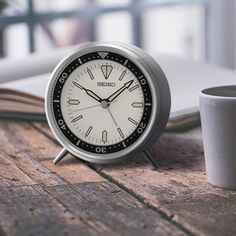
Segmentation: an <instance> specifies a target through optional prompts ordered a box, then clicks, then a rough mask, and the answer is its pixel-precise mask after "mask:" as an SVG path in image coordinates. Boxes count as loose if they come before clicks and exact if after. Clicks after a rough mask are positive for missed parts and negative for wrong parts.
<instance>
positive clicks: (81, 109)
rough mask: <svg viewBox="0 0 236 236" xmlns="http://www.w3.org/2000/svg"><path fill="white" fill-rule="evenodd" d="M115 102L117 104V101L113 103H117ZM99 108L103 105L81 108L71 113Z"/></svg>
mask: <svg viewBox="0 0 236 236" xmlns="http://www.w3.org/2000/svg"><path fill="white" fill-rule="evenodd" d="M115 102H117V100H115V101H113V103H115ZM99 106H101V104H97V105H93V106H89V107H84V108H80V109H77V110H74V111H72V112H71V113H74V112H77V111H83V110H87V109H90V108H94V107H99Z"/></svg>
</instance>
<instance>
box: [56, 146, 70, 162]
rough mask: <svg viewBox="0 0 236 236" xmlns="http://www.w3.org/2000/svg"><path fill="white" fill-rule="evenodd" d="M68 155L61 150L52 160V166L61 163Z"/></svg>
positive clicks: (65, 151)
mask: <svg viewBox="0 0 236 236" xmlns="http://www.w3.org/2000/svg"><path fill="white" fill-rule="evenodd" d="M67 154H68V151H67V150H66V149H65V148H63V149H62V150H61V151H60V152H59V154H58V155H57V157H56V158H55V159H54V160H53V164H55V165H56V164H57V163H58V162H59V161H61V160H62V159H63V158H64V157H65V156H66V155H67Z"/></svg>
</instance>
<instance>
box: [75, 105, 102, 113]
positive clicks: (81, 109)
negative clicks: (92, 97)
mask: <svg viewBox="0 0 236 236" xmlns="http://www.w3.org/2000/svg"><path fill="white" fill-rule="evenodd" d="M99 106H101V104H97V105H93V106H90V107H85V108H80V109H77V110H74V111H72V112H71V113H74V112H77V111H83V110H87V109H90V108H93V107H99Z"/></svg>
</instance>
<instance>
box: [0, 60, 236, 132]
mask: <svg viewBox="0 0 236 236" xmlns="http://www.w3.org/2000/svg"><path fill="white" fill-rule="evenodd" d="M156 60H157V62H158V63H159V64H160V66H161V67H162V69H163V71H164V72H165V74H166V77H167V79H168V81H169V84H170V89H171V100H172V105H171V114H170V118H169V122H168V125H167V130H168V129H169V130H176V131H177V130H181V129H187V128H189V127H192V126H194V125H196V124H199V122H200V118H199V111H198V97H199V93H200V91H201V90H202V89H204V88H207V87H213V86H220V85H231V84H234V85H235V84H236V73H235V72H233V71H231V70H227V69H223V68H220V67H216V66H213V65H206V64H200V63H196V62H193V61H190V60H187V59H182V58H178V57H173V56H166V55H165V56H163V55H160V56H158V57H156ZM55 63H56V62H55ZM0 74H1V73H0ZM49 78H50V73H46V74H43V75H37V76H31V77H29V78H25V79H21V80H17V81H12V82H8V83H2V84H1V85H0V117H5V118H9V117H10V118H14V119H30V120H46V117H45V111H44V95H45V91H46V86H47V83H48V80H49Z"/></svg>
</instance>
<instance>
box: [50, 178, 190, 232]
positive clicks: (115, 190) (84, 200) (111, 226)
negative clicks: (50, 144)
mask: <svg viewBox="0 0 236 236" xmlns="http://www.w3.org/2000/svg"><path fill="white" fill-rule="evenodd" d="M47 191H49V192H50V194H52V195H53V196H54V197H55V198H56V199H59V201H60V202H62V203H63V205H65V206H66V207H67V208H68V209H69V210H71V211H73V212H75V214H76V216H78V217H80V218H82V219H83V221H85V222H87V223H89V224H90V226H91V227H92V228H96V229H97V230H98V234H100V235H114V236H116V235H134V236H139V235H156V234H158V235H165V236H167V235H176V236H177V235H188V234H185V233H184V232H182V231H180V230H177V227H176V226H175V225H173V224H172V223H171V222H169V221H165V220H163V219H162V217H161V216H160V215H159V214H157V213H156V212H155V211H153V210H152V209H151V208H147V207H146V206H144V205H143V204H141V203H140V202H139V201H137V200H136V199H134V198H133V197H132V196H131V195H130V194H128V193H127V192H125V191H123V190H121V189H120V188H119V187H117V186H115V185H114V184H112V183H109V182H100V183H97V182H96V183H91V182H90V183H83V184H76V185H73V186H56V187H55V186H54V187H47ZM75 192H76V193H79V194H75Z"/></svg>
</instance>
